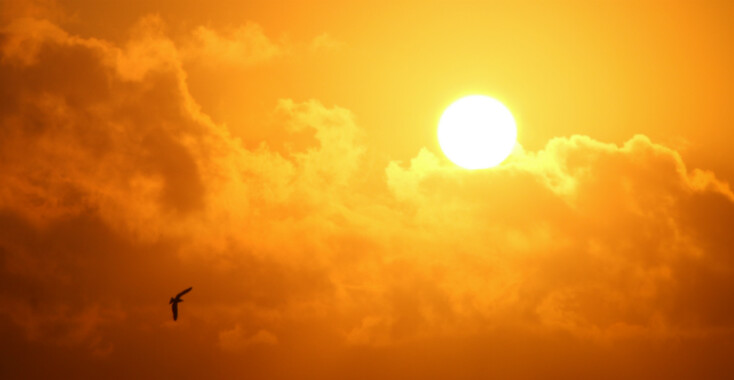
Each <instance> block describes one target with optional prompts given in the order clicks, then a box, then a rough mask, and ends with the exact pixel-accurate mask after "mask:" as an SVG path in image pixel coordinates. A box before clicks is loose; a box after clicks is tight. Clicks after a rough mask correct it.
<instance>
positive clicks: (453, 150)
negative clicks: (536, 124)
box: [438, 95, 517, 169]
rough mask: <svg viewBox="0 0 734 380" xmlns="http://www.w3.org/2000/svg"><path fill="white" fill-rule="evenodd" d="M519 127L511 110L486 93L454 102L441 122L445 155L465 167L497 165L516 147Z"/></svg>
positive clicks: (439, 137) (439, 131)
mask: <svg viewBox="0 0 734 380" xmlns="http://www.w3.org/2000/svg"><path fill="white" fill-rule="evenodd" d="M516 139H517V127H516V126H515V119H514V118H513V117H512V113H510V110H508V109H507V107H505V106H504V105H503V104H502V103H500V102H499V101H498V100H496V99H493V98H490V97H488V96H484V95H471V96H466V97H463V98H461V99H459V100H457V101H455V102H454V103H452V104H451V105H450V106H449V107H448V108H446V111H444V112H443V115H441V120H440V121H439V122H438V142H439V144H440V145H441V150H443V152H444V154H446V157H448V158H449V160H451V161H452V162H453V163H455V164H456V165H459V166H461V167H463V168H466V169H485V168H491V167H493V166H497V165H499V164H500V163H502V161H504V160H505V159H506V158H507V156H509V155H510V153H511V152H512V149H513V148H514V147H515V142H516Z"/></svg>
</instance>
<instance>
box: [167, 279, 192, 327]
mask: <svg viewBox="0 0 734 380" xmlns="http://www.w3.org/2000/svg"><path fill="white" fill-rule="evenodd" d="M193 288H194V287H193V286H192V287H190V288H188V289H186V290H184V291H182V292H181V293H178V294H176V298H173V297H171V301H169V302H168V303H169V304H171V308H172V309H173V320H174V321H175V320H176V319H178V303H179V302H183V300H182V299H181V296H183V295H184V294H186V293H188V292H190V291H191V289H193Z"/></svg>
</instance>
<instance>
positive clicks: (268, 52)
mask: <svg viewBox="0 0 734 380" xmlns="http://www.w3.org/2000/svg"><path fill="white" fill-rule="evenodd" d="M192 34H193V40H192V42H191V43H190V45H189V46H188V48H187V49H185V50H184V55H185V57H186V58H188V59H193V60H197V61H199V62H200V63H204V64H206V65H213V66H218V65H232V66H241V67H247V66H252V65H256V64H260V63H263V62H266V61H269V60H271V59H274V58H277V57H279V56H281V55H283V54H285V53H286V52H287V51H288V49H289V48H288V45H287V44H286V43H279V42H275V41H273V40H272V39H270V38H269V37H267V36H266V35H265V33H264V31H263V29H262V27H260V25H258V24H255V23H252V22H249V23H247V24H245V25H242V26H239V27H237V28H234V29H232V30H230V31H228V32H218V31H216V30H214V29H211V28H208V27H205V26H199V27H197V28H196V29H195V30H194V31H193V33H192Z"/></svg>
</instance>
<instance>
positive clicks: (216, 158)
mask: <svg viewBox="0 0 734 380" xmlns="http://www.w3.org/2000/svg"><path fill="white" fill-rule="evenodd" d="M2 30H3V32H2V33H3V34H2V38H1V39H0V40H1V41H2V45H1V46H2V48H1V50H0V51H2V59H0V82H2V83H3V84H4V85H3V87H2V89H0V182H1V183H2V184H3V186H2V187H0V227H1V228H0V260H1V261H0V264H1V266H0V270H1V271H2V275H1V276H0V284H2V285H3V286H0V316H1V318H0V329H1V330H0V331H3V332H4V333H7V335H8V336H11V337H13V339H15V340H14V342H15V343H14V344H17V345H22V344H30V345H35V344H38V345H41V344H50V345H52V346H53V345H55V346H61V347H83V348H85V349H86V351H85V352H86V354H81V353H77V354H76V355H78V356H75V358H77V359H76V360H78V361H79V363H87V362H84V360H85V359H83V358H85V356H84V355H87V354H88V355H94V352H97V354H98V355H99V354H101V355H103V356H104V355H107V356H109V357H110V359H109V360H113V361H114V360H119V362H113V364H114V363H117V364H119V367H116V368H122V367H124V366H123V365H122V364H121V363H127V362H130V361H132V360H133V358H135V357H139V355H141V352H143V353H144V354H145V355H147V356H148V357H150V358H151V359H150V360H152V361H155V362H156V363H163V364H161V366H162V367H161V368H162V369H160V370H161V371H168V370H170V371H174V372H175V371H176V368H175V365H176V364H175V363H176V361H175V360H173V359H174V358H178V357H179V356H180V357H192V358H193V357H197V356H199V355H198V354H199V353H201V352H203V351H206V350H210V349H216V348H219V349H222V350H223V351H225V352H229V353H237V352H238V351H241V350H242V349H244V348H247V349H248V350H250V351H253V352H256V351H257V352H259V351H258V350H261V349H263V347H265V346H269V347H270V348H271V349H272V351H273V352H282V353H294V352H295V353H297V354H298V356H299V357H301V358H302V359H301V360H302V362H298V363H295V364H294V367H293V368H294V369H293V370H292V371H293V372H287V371H286V370H282V371H286V372H279V373H281V374H282V377H284V378H287V377H289V376H288V375H294V374H295V373H300V372H298V371H302V370H304V369H310V370H312V371H316V370H315V369H314V368H312V367H310V366H314V367H315V366H316V365H315V364H314V363H320V362H322V361H326V362H329V360H326V359H324V357H329V358H331V357H332V354H333V357H338V358H339V360H343V361H345V362H349V361H350V360H352V361H353V362H357V363H370V360H374V361H376V362H379V363H382V365H383V366H384V368H396V369H395V371H394V372H393V373H394V375H395V376H396V377H400V376H401V375H406V374H410V373H412V374H414V375H415V374H416V373H418V374H423V375H427V374H431V373H450V372H451V371H450V368H451V366H452V363H451V362H446V361H445V360H443V361H442V360H438V359H439V358H446V357H449V358H453V360H454V363H460V362H462V361H465V362H466V363H468V364H471V365H479V364H477V363H484V362H490V363H492V364H493V365H495V366H497V368H502V371H508V372H502V373H510V374H512V369H511V368H509V367H507V365H508V364H506V363H508V362H510V361H511V360H512V358H513V357H514V358H515V359H517V357H520V356H522V353H523V352H535V353H536V354H537V355H538V357H539V358H540V359H537V360H538V361H536V362H535V363H540V362H542V360H549V361H550V359H549V358H550V357H552V356H553V355H552V353H554V352H562V353H564V354H568V355H570V356H573V357H575V358H589V355H592V354H590V353H588V352H592V353H595V354H599V355H602V353H603V352H606V351H604V350H606V349H609V350H611V351H612V352H613V354H614V355H619V357H622V358H623V359H624V360H628V361H630V362H634V360H635V359H634V358H628V357H626V356H624V355H625V352H633V351H634V347H646V348H650V347H652V348H651V350H652V351H653V352H654V354H650V355H653V356H654V355H657V356H655V358H657V359H656V360H658V362H659V363H661V364H659V366H660V368H662V367H663V366H664V363H667V362H669V360H667V359H670V358H671V356H666V355H668V354H667V353H666V352H663V351H661V350H660V349H659V348H656V347H657V346H655V345H656V344H657V342H663V344H664V343H669V342H677V341H684V342H687V343H689V344H691V345H694V346H695V345H703V346H704V347H705V348H706V349H707V350H708V351H707V352H715V351H717V350H718V349H719V348H721V347H724V348H725V347H727V346H726V343H725V342H726V341H727V339H729V338H730V337H731V334H732V329H734V310H732V307H733V306H732V305H734V290H733V289H734V276H732V274H733V271H734V260H733V259H732V257H731V255H730V254H729V251H730V247H731V246H732V244H734V241H733V240H732V239H733V238H732V235H731V234H730V233H729V229H730V228H729V224H730V222H731V221H732V220H734V194H733V193H732V191H731V189H730V187H729V185H728V184H726V183H724V182H722V181H720V180H718V179H717V177H716V175H715V174H714V173H711V172H706V171H701V170H697V169H694V170H691V169H689V168H687V167H686V165H685V163H684V161H683V159H682V157H681V156H680V155H679V154H678V153H677V152H676V151H675V150H673V149H671V148H668V147H665V146H662V145H659V144H656V143H655V142H653V141H651V140H650V139H649V138H647V137H645V136H642V135H638V136H634V137H632V138H631V139H630V140H629V141H627V142H626V143H624V144H623V145H619V146H618V145H614V144H607V143H603V142H599V141H596V140H594V139H592V138H590V137H587V136H571V137H561V138H556V139H553V140H551V141H549V142H548V143H547V144H546V146H545V147H544V148H543V149H541V150H539V151H537V152H531V151H526V150H524V149H522V148H521V147H518V149H516V150H515V152H514V153H513V155H512V156H511V157H510V159H509V160H508V162H506V163H505V164H503V165H502V166H500V167H498V168H495V169H491V170H482V171H466V170H463V169H461V168H457V167H455V166H452V165H450V164H448V163H447V162H446V161H445V160H443V159H441V158H440V157H439V156H437V155H436V154H434V153H432V152H430V151H429V150H427V149H423V150H421V151H420V152H418V153H417V155H416V157H414V158H413V159H412V160H410V162H407V163H403V162H383V165H382V168H381V169H380V170H379V171H377V172H376V173H372V172H368V171H369V170H370V169H371V168H372V166H370V165H368V163H369V162H373V161H374V160H376V159H377V158H375V156H374V152H372V151H370V149H369V147H368V146H366V145H365V142H364V138H363V135H364V134H365V130H364V126H361V125H359V123H358V120H357V118H356V117H355V115H354V114H353V113H352V112H351V111H349V110H347V109H344V108H341V107H338V106H328V105H325V104H323V103H321V102H319V101H317V100H307V101H295V100H289V99H283V100H281V101H280V102H278V103H277V104H274V105H272V106H273V108H274V112H275V114H276V115H277V116H278V117H277V119H278V122H279V127H281V128H283V130H284V131H286V132H287V134H288V135H298V134H302V135H303V134H305V135H306V136H307V137H308V138H305V139H303V141H307V143H305V144H300V145H299V144H289V141H287V138H288V137H286V141H267V142H263V143H262V144H261V145H260V146H259V147H257V148H253V149H247V148H245V147H244V146H243V145H242V144H241V143H240V141H239V140H238V139H237V138H234V137H233V136H232V135H231V134H230V133H229V131H228V129H227V127H226V126H225V125H222V124H219V123H216V122H214V121H213V120H212V119H211V118H210V117H209V116H208V115H207V114H205V113H204V112H203V111H202V110H201V108H200V107H199V106H198V104H197V102H196V100H195V99H194V98H193V96H192V95H191V93H190V92H189V89H188V85H187V76H186V71H185V65H184V63H183V62H184V61H185V60H186V59H190V56H188V54H191V53H190V51H186V49H188V47H184V48H182V47H181V46H180V44H177V43H176V42H174V41H173V40H172V39H171V38H169V37H168V36H167V35H166V34H165V28H164V25H163V24H162V21H161V19H160V17H157V16H150V17H148V18H145V19H143V20H141V21H140V22H139V23H138V24H137V26H136V27H135V28H134V31H133V33H132V34H131V38H130V40H129V41H127V42H125V43H123V44H119V45H117V44H114V43H112V42H109V41H103V40H99V39H94V38H82V37H78V36H74V35H72V34H70V33H68V32H66V31H64V30H63V29H61V28H60V27H59V26H57V25H55V24H53V23H51V22H49V21H45V20H41V19H32V18H27V19H18V20H15V21H14V22H12V23H10V24H8V25H6V26H5V27H4V28H3V29H2ZM195 35H196V36H197V37H196V38H197V39H198V42H197V43H201V44H202V45H201V46H203V47H201V46H200V47H201V49H202V50H200V51H199V52H200V53H201V54H202V56H212V57H213V58H212V59H221V60H225V61H226V62H230V63H233V64H235V63H237V62H239V63H241V64H243V65H249V64H255V63H256V62H264V61H265V60H267V59H270V58H271V57H275V56H277V55H278V54H279V53H278V52H279V51H280V50H279V48H278V47H277V45H274V47H273V46H270V45H269V43H270V42H268V41H269V40H268V39H266V38H265V37H264V36H263V34H262V31H261V30H260V29H259V28H258V27H255V26H252V25H251V26H248V27H244V28H241V29H237V30H235V31H233V32H232V33H231V35H224V36H223V35H221V34H218V33H216V32H213V31H212V30H210V29H207V28H199V29H197V32H196V33H195ZM269 46H270V47H269ZM207 49H211V50H207ZM247 57H249V58H247ZM275 145H278V146H279V148H278V149H276V148H275V147H274V146H275ZM368 176H369V177H371V178H380V181H379V183H378V184H374V183H372V182H370V181H367V180H365V178H366V177H368ZM191 284H194V288H195V290H194V291H193V292H192V293H191V294H190V295H188V298H187V300H186V303H185V304H184V305H183V306H182V316H183V318H186V320H189V321H191V322H190V323H178V322H177V324H176V328H175V329H174V328H171V329H161V328H160V326H161V324H162V323H164V321H167V320H168V318H170V315H169V313H170V310H169V309H168V305H166V304H165V301H166V300H167V297H169V296H170V295H172V292H175V291H177V290H178V289H180V288H183V287H185V286H189V285H191ZM183 318H182V319H183ZM8 331H9V332H8ZM276 332H277V334H276ZM13 334H15V335H13ZM29 342H30V343H29ZM39 342H40V343H39ZM141 342H148V343H149V344H147V345H146V344H141ZM702 342H703V343H702ZM722 342H724V343H722ZM495 343H497V345H499V344H502V345H504V346H505V347H507V349H506V350H504V351H497V349H496V348H495V349H494V350H495V351H492V347H493V346H496V345H495ZM33 347H35V346H33ZM113 347H114V350H112V348H113ZM447 347H448V348H447ZM610 347H611V348H610ZM630 347H632V348H630ZM697 347H698V346H697ZM676 349H678V348H676ZM278 350H283V351H278ZM626 350H627V351H626ZM628 350H633V351H628ZM680 350H681V351H675V352H676V353H675V355H679V354H680V355H681V357H683V356H685V355H684V354H685V352H686V351H685V349H680ZM29 352H35V353H40V352H41V351H40V350H37V349H34V350H29ZM408 352H418V354H415V353H414V354H413V356H411V354H409V353H408ZM451 352H465V353H466V357H465V358H457V357H452V356H451V355H452V354H451ZM486 352H493V353H494V356H492V357H485V355H486ZM634 352H637V351H634ZM282 353H281V354H273V355H275V356H267V355H270V354H267V353H266V354H262V355H265V356H263V357H262V358H263V359H262V362H263V363H261V364H260V365H261V366H262V367H259V368H265V369H273V368H275V369H277V368H282V367H283V363H286V362H287V359H284V357H290V355H289V354H282ZM38 355H40V354H37V356H33V355H31V354H29V356H28V358H29V359H27V360H33V359H34V358H35V359H37V358H38ZM278 355H282V356H278ZM350 355H352V356H350ZM416 355H417V356H416ZM421 355H423V356H421ZM513 355H514V356H513ZM671 355H672V354H671ZM115 358H119V359H115ZM396 358H397V359H396ZM423 359H430V360H428V363H429V364H426V365H424V366H417V367H415V368H417V369H415V371H417V372H410V371H409V370H408V369H406V368H408V367H410V366H411V363H412V364H416V363H415V362H417V361H422V360H423ZM541 359H542V360H541ZM202 360H203V359H202ZM223 360H224V359H223ZM247 360H254V359H247ZM530 360H531V361H532V360H533V359H532V358H531V359H530ZM620 360H621V359H620ZM710 360H714V361H715V360H717V359H716V357H715V356H712V359H710ZM397 362H402V363H404V366H403V367H400V366H399V365H397V364H395V363H397ZM74 363H77V362H74ZM228 363H229V364H228V365H231V366H235V365H236V364H232V363H236V361H233V362H232V363H230V362H228ZM391 363H392V364H391ZM405 363H407V364H405ZM503 363H504V364H503ZM563 363H565V364H566V365H568V364H569V363H568V362H563ZM563 363H561V364H563ZM113 364H111V365H113ZM248 364H252V363H250V362H248ZM468 364H467V365H468ZM561 364H558V365H561ZM203 365H211V366H215V364H214V363H202V366H203ZM600 365H601V364H600ZM681 365H683V364H681ZM391 366H397V367H391ZM84 368H86V367H84ZM89 368H93V366H91V367H89ZM227 368H230V367H227ZM231 368H237V367H231ZM338 368H340V367H339V366H336V368H334V369H333V371H335V372H332V373H330V374H331V375H333V377H339V376H338V375H339V374H340V373H339V369H338ZM411 368H412V367H411ZM554 368H555V370H557V371H560V369H559V367H552V368H550V369H549V370H553V369H554ZM690 368H694V367H693V366H692V367H690ZM265 369H263V373H267V371H266V370H265ZM121 370H123V371H124V369H121ZM134 370H135V368H131V369H129V371H132V372H131V374H132V373H135V371H134ZM232 371H234V369H232ZM253 371H254V370H253ZM421 371H424V372H421ZM442 371H443V372H442ZM620 371H621V370H620ZM100 373H102V372H100ZM121 373H122V375H121V376H124V375H125V373H124V372H121ZM171 373H173V372H171ZM558 373H563V372H558ZM584 373H587V372H584ZM614 373H617V374H620V372H614ZM686 373H689V372H685V371H683V372H680V375H681V376H684V375H685V374H686ZM322 374H323V373H322ZM191 376H193V375H191ZM263 376H264V375H263ZM151 377H153V376H151ZM290 377H293V376H290ZM403 377H409V376H403ZM342 378H343V376H342Z"/></svg>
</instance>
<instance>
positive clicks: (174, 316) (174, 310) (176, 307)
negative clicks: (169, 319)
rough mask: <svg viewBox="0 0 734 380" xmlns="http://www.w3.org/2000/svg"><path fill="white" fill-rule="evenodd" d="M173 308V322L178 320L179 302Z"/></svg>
mask: <svg viewBox="0 0 734 380" xmlns="http://www.w3.org/2000/svg"><path fill="white" fill-rule="evenodd" d="M171 308H172V309H173V320H174V321H175V320H176V319H178V302H174V303H173V305H171Z"/></svg>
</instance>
